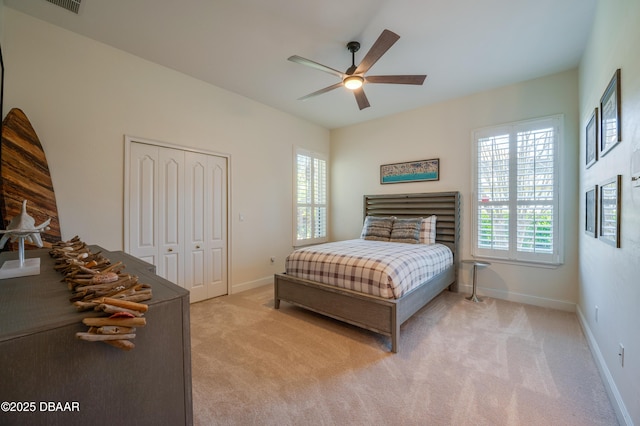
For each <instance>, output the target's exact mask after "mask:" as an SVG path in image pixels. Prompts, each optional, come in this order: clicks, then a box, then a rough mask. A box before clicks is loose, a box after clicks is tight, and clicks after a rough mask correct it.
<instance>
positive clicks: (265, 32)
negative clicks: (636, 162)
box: [4, 0, 597, 128]
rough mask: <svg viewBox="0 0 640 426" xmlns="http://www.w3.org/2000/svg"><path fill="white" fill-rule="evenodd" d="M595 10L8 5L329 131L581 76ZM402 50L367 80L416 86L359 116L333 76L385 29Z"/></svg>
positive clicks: (393, 89)
mask: <svg viewBox="0 0 640 426" xmlns="http://www.w3.org/2000/svg"><path fill="white" fill-rule="evenodd" d="M596 1H597V0H348V1H345V0H316V1H311V0H82V4H81V6H80V11H79V14H78V15H76V14H74V13H71V12H69V11H67V10H64V9H62V8H61V7H59V6H55V5H53V4H51V3H48V2H47V1H45V0H4V3H5V6H8V7H11V8H13V9H16V10H19V11H21V12H24V13H27V14H29V15H32V16H34V17H36V18H39V19H42V20H44V21H47V22H50V23H52V24H55V25H58V26H60V27H63V28H66V29H68V30H70V31H73V32H76V33H79V34H83V35H85V36H87V37H90V38H92V39H95V40H98V41H100V42H103V43H105V44H108V45H111V46H114V47H116V48H118V49H121V50H124V51H127V52H130V53H132V54H134V55H137V56H139V57H142V58H145V59H147V60H150V61H152V62H155V63H158V64H161V65H164V66H166V67H169V68H172V69H174V70H178V71H181V72H183V73H185V74H188V75H190V76H193V77H195V78H198V79H200V80H203V81H206V82H209V83H211V84H214V85H216V86H218V87H221V88H224V89H227V90H229V91H232V92H235V93H238V94H240V95H243V96H246V97H247V98H251V99H254V100H256V101H258V102H261V103H264V104H266V105H270V106H272V107H274V108H276V109H279V110H282V111H285V112H288V113H290V114H293V115H296V116H299V117H302V118H305V119H307V120H310V121H312V122H315V123H318V124H320V125H322V126H325V127H327V128H337V127H342V126H346V125H350V124H354V123H359V122H363V121H366V120H371V119H375V118H379V117H382V116H386V115H390V114H394V113H398V112H401V111H405V110H409V109H413V108H417V107H420V106H424V105H428V104H432V103H435V102H440V101H443V100H446V99H452V98H456V97H460V96H464V95H468V94H471V93H474V92H478V91H482V90H487V89H491V88H495V87H500V86H504V85H506V84H511V83H516V82H519V81H525V80H529V79H533V78H537V77H541V76H544V75H549V74H553V73H556V72H560V71H564V70H568V69H571V68H574V67H576V66H577V65H578V62H579V60H580V57H581V55H582V52H583V49H584V46H585V43H586V40H587V37H588V36H589V32H590V28H591V23H592V21H593V15H594V13H595V4H596ZM384 29H389V30H391V31H393V32H395V33H397V34H399V35H400V37H401V38H400V40H399V41H398V42H397V43H396V44H395V45H394V46H393V47H392V48H391V49H390V50H389V51H388V52H387V53H386V54H385V55H384V56H383V57H382V58H381V59H380V60H379V61H378V62H377V63H376V64H375V65H374V66H373V68H372V69H371V71H370V72H369V73H368V74H369V75H384V74H427V79H426V81H425V84H424V85H423V86H405V85H387V84H369V85H365V92H366V94H367V97H368V98H369V102H370V103H371V107H370V108H367V109H365V110H362V111H360V110H359V109H358V107H357V104H356V102H355V99H354V97H353V94H352V93H349V92H348V91H347V89H344V88H339V89H336V90H333V91H331V92H328V93H325V94H323V95H320V96H318V97H315V98H312V99H309V100H306V101H298V100H297V99H298V98H299V97H301V96H304V95H306V94H308V93H311V92H314V91H316V90H318V89H321V88H323V87H325V86H329V85H331V84H334V83H337V82H338V81H339V79H338V78H337V77H335V76H332V75H330V74H327V73H324V72H321V71H318V70H314V69H311V68H308V67H305V66H302V65H299V64H295V63H292V62H289V61H287V58H288V57H289V56H291V55H294V54H295V55H300V56H302V57H305V58H308V59H311V60H314V61H316V62H319V63H322V64H324V65H327V66H329V67H331V68H335V69H338V70H346V69H347V68H348V67H349V65H351V54H350V53H349V52H348V51H347V49H346V44H347V42H349V41H351V40H355V41H359V42H360V43H361V46H362V47H361V49H360V52H358V53H357V54H356V64H358V63H359V62H360V60H361V59H362V58H363V56H364V54H365V53H366V52H367V51H368V50H369V48H370V47H371V45H372V44H373V42H374V41H375V40H376V38H377V37H378V36H379V35H380V33H381V32H382V30H384Z"/></svg>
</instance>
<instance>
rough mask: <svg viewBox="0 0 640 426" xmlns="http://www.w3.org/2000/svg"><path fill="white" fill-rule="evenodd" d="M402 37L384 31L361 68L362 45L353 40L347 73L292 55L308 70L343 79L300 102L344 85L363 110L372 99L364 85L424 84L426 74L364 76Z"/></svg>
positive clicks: (350, 46) (292, 58) (294, 60)
mask: <svg viewBox="0 0 640 426" xmlns="http://www.w3.org/2000/svg"><path fill="white" fill-rule="evenodd" d="M399 38H400V36H399V35H398V34H396V33H394V32H392V31H389V30H384V31H382V34H380V36H379V37H378V39H377V40H376V42H375V43H373V46H371V49H369V51H368V52H367V54H366V55H365V56H364V59H362V61H361V62H360V65H358V66H357V67H356V64H355V57H356V55H355V54H356V52H357V51H358V50H360V43H358V42H357V41H350V42H349V43H347V50H349V52H351V66H350V67H349V68H348V69H347V70H346V71H345V72H340V71H338V70H336V69H333V68H330V67H328V66H326V65H322V64H319V63H317V62H314V61H312V60H309V59H305V58H302V57H300V56H298V55H293V56H290V57H289V58H288V59H289V60H290V61H291V62H296V63H298V64H301V65H306V66H308V67H311V68H315V69H317V70H320V71H324V72H327V73H329V74H332V75H335V76H337V77H339V78H340V82H339V83H336V84H333V85H331V86H328V87H325V88H324V89H320V90H318V91H316V92H313V93H310V94H308V95H306V96H303V97H301V98H299V99H298V100H305V99H309V98H312V97H314V96H317V95H321V94H323V93H327V92H329V91H331V90H333V89H337V88H338V87H341V86H344V87H346V88H347V89H350V90H352V91H353V94H354V95H355V97H356V102H357V103H358V107H359V108H360V109H361V110H362V109H365V108H368V107H369V106H370V105H369V100H368V99H367V96H366V95H365V94H364V90H363V89H362V85H363V84H365V83H366V84H368V83H387V84H414V85H418V86H420V85H422V83H424V79H425V78H427V76H426V75H374V76H368V77H367V76H365V73H366V72H367V71H369V69H370V68H371V67H372V66H373V64H375V63H376V62H377V61H378V59H380V58H381V57H382V55H384V54H385V53H386V51H387V50H389V48H391V46H393V45H394V43H395V42H396V41H398V39H399Z"/></svg>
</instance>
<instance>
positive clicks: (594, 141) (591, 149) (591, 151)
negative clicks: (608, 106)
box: [585, 108, 598, 169]
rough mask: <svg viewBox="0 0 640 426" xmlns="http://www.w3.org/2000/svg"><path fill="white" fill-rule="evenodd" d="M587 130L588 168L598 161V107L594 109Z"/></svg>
mask: <svg viewBox="0 0 640 426" xmlns="http://www.w3.org/2000/svg"><path fill="white" fill-rule="evenodd" d="M585 130H586V132H585V135H586V136H585V148H586V150H585V151H586V153H587V154H586V167H587V169H588V168H589V167H591V166H593V165H594V164H595V162H596V161H598V108H596V109H594V110H593V114H591V118H590V119H589V122H588V123H587V128H586V129H585Z"/></svg>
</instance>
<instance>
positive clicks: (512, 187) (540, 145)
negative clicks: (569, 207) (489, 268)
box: [473, 116, 562, 264]
mask: <svg viewBox="0 0 640 426" xmlns="http://www.w3.org/2000/svg"><path fill="white" fill-rule="evenodd" d="M561 124H562V123H561V116H554V117H550V118H545V119H538V120H531V121H526V122H520V123H513V124H511V125H507V126H500V127H495V128H487V129H481V130H478V131H476V132H474V165H475V171H474V188H475V191H476V196H475V197H474V211H475V217H474V247H473V252H474V253H473V254H474V255H476V256H480V257H489V258H496V259H505V260H514V261H529V262H538V263H553V264H557V263H560V262H561V258H562V251H561V240H560V238H559V232H558V228H559V220H558V218H559V214H558V210H559V198H558V172H557V165H558V156H559V155H558V146H559V143H558V141H559V138H560V137H561Z"/></svg>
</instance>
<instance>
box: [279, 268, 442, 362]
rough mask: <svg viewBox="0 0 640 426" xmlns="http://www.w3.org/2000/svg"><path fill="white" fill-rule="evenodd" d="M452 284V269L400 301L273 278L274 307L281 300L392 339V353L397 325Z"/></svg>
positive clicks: (397, 335) (395, 348)
mask: <svg viewBox="0 0 640 426" xmlns="http://www.w3.org/2000/svg"><path fill="white" fill-rule="evenodd" d="M454 281H455V270H454V268H453V267H451V268H449V269H447V270H446V271H445V272H442V273H440V274H439V275H437V276H436V277H434V278H432V280H431V281H430V282H429V283H427V284H426V285H422V286H420V287H418V288H416V289H415V290H413V291H411V292H409V293H407V294H406V295H404V296H403V297H402V298H400V299H383V298H381V297H376V296H371V295H367V294H362V293H358V292H355V291H351V290H346V289H341V288H336V287H332V286H328V285H325V284H321V283H316V282H313V281H309V280H305V279H301V278H295V277H292V276H289V275H287V274H275V276H274V307H275V308H276V309H279V308H280V301H281V300H284V301H286V302H289V303H292V304H294V305H297V306H301V307H303V308H306V309H309V310H311V311H314V312H317V313H319V314H322V315H326V316H328V317H331V318H334V319H337V320H340V321H343V322H346V323H349V324H352V325H355V326H357V327H360V328H364V329H367V330H371V331H373V332H375V333H378V334H382V335H384V336H389V337H390V338H391V351H392V352H398V347H399V338H400V325H401V324H402V323H404V322H405V321H406V320H407V319H409V318H410V317H411V316H412V315H413V314H414V313H416V312H417V311H418V310H420V309H421V308H422V307H423V306H425V305H426V304H427V303H429V301H431V300H432V299H433V298H434V297H436V296H437V295H438V294H440V293H441V292H442V291H443V290H444V289H446V288H447V287H448V286H449V285H450V284H452V283H453V282H454Z"/></svg>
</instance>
